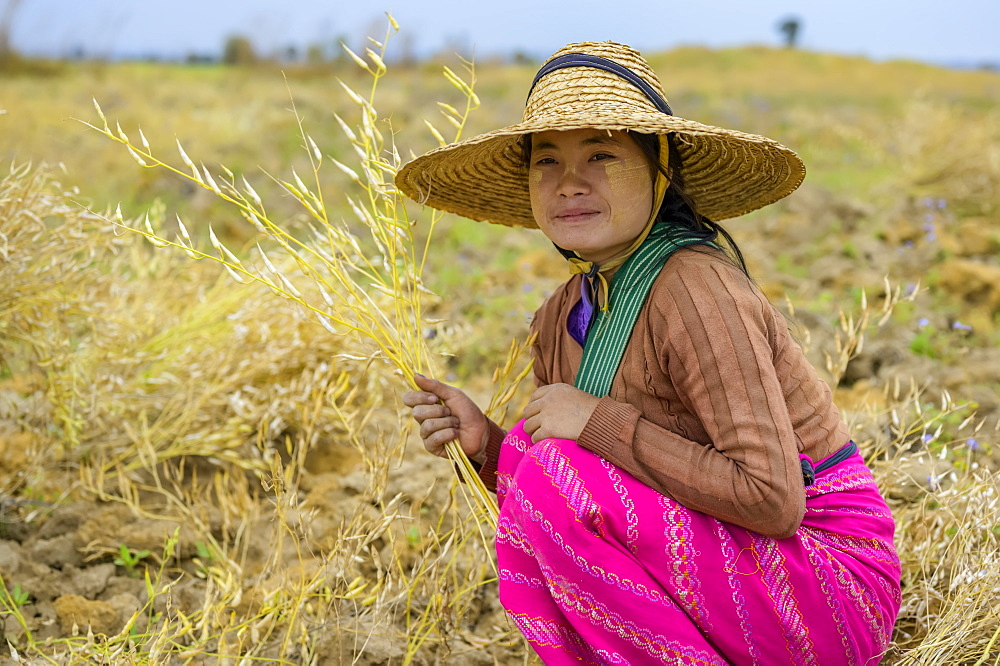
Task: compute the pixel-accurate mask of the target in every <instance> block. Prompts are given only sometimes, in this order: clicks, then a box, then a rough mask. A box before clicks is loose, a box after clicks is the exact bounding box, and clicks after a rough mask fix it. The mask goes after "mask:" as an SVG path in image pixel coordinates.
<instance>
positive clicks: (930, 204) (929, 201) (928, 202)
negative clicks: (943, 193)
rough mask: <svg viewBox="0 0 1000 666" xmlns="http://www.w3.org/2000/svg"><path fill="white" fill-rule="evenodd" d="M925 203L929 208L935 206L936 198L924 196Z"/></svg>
mask: <svg viewBox="0 0 1000 666" xmlns="http://www.w3.org/2000/svg"><path fill="white" fill-rule="evenodd" d="M924 205H925V206H927V207H928V208H933V207H934V199H931V198H930V197H924Z"/></svg>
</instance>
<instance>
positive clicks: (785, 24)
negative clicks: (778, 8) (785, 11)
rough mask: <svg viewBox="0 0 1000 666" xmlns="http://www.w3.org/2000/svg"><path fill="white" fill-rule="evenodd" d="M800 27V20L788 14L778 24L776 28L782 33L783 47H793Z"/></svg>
mask: <svg viewBox="0 0 1000 666" xmlns="http://www.w3.org/2000/svg"><path fill="white" fill-rule="evenodd" d="M801 29H802V22H801V21H800V20H799V19H798V18H797V17H795V16H789V17H788V18H786V19H784V20H782V21H781V23H779V24H778V30H779V31H780V32H781V33H782V34H783V35H784V40H785V48H788V49H794V48H795V46H796V44H797V43H798V38H799V31H800V30H801Z"/></svg>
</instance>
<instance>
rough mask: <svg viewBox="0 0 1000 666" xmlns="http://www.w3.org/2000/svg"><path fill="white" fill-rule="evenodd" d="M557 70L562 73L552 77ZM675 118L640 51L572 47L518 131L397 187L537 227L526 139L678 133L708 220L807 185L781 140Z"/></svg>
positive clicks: (466, 146) (450, 206)
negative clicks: (545, 134) (601, 132)
mask: <svg viewBox="0 0 1000 666" xmlns="http://www.w3.org/2000/svg"><path fill="white" fill-rule="evenodd" d="M569 54H584V56H583V57H582V58H578V59H579V60H580V61H582V62H583V64H582V66H576V65H574V64H573V63H574V58H577V56H575V55H569ZM594 56H597V58H594ZM608 61H610V63H609V62H608ZM591 62H593V63H596V66H595V65H593V64H591ZM550 65H558V66H559V67H560V68H556V69H552V70H551V71H548V72H547V73H545V72H546V71H547V67H549V66H550ZM621 66H624V67H625V68H627V70H623V69H622V68H621ZM609 70H612V71H609ZM629 70H630V71H629ZM626 77H628V78H626ZM628 79H631V82H630V80H628ZM642 87H646V92H644V91H643V90H642V89H641V88H642ZM657 95H658V96H659V98H660V99H656V96H657ZM669 114H670V109H669V106H667V104H666V96H665V95H664V94H663V88H662V86H661V85H660V82H659V80H658V79H657V78H656V74H655V73H654V72H653V70H652V69H650V67H649V65H648V64H647V63H646V61H645V60H644V59H643V58H642V56H641V55H639V53H638V52H637V51H635V50H634V49H632V48H631V47H628V46H625V45H624V44H616V43H614V42H597V43H593V42H580V43H575V44H569V45H567V46H565V47H564V48H562V49H560V50H559V51H557V52H556V53H555V54H554V55H553V56H552V57H551V58H550V59H549V60H548V61H546V65H543V67H542V70H540V77H539V78H537V79H536V83H535V85H534V87H533V89H532V90H531V93H530V95H529V97H528V102H527V106H526V107H525V110H524V117H523V119H522V121H521V122H520V123H518V124H516V125H511V126H509V127H504V128H502V129H498V130H494V131H492V132H487V133H486V134H481V135H479V136H476V137H473V138H471V139H466V140H464V141H460V142H457V143H453V144H450V145H447V146H443V147H441V148H437V149H435V150H432V151H430V152H428V153H425V154H424V155H421V156H420V157H418V158H416V159H414V160H413V161H411V162H409V163H408V164H406V165H405V166H403V168H402V169H400V170H399V173H398V174H397V175H396V184H397V185H398V186H399V188H400V189H401V190H402V191H403V193H404V194H406V195H407V196H408V197H410V198H412V199H414V200H415V201H418V202H420V203H422V204H426V205H428V206H431V207H433V208H437V209H440V210H445V211H448V212H451V213H456V214H458V215H461V216H463V217H467V218H470V219H473V220H480V221H488V222H493V223H496V224H504V225H508V226H515V227H529V228H536V227H537V225H536V224H535V218H534V216H533V215H532V213H531V203H530V201H529V199H528V171H527V168H526V166H525V164H524V160H523V152H522V148H521V139H522V137H523V136H524V135H525V134H530V133H533V132H542V131H546V130H573V129H587V128H593V129H607V130H632V131H635V132H643V133H647V134H666V133H673V134H674V135H675V139H676V144H677V147H678V150H679V153H680V156H681V168H680V170H681V172H682V175H683V181H684V189H685V191H686V192H687V194H688V195H689V196H690V197H691V199H692V200H693V201H694V203H695V206H696V207H697V209H698V212H699V213H700V214H702V215H704V216H705V217H707V218H709V219H711V220H723V219H726V218H730V217H736V216H739V215H743V214H745V213H749V212H750V211H752V210H756V209H758V208H761V207H762V206H766V205H767V204H770V203H773V202H775V201H777V200H778V199H781V198H782V197H784V196H786V195H788V194H789V193H791V192H792V191H793V190H794V189H795V188H796V187H798V186H799V184H800V183H801V182H802V180H803V178H804V177H805V165H803V164H802V161H801V160H800V159H799V157H798V155H796V154H795V153H794V152H792V151H791V150H790V149H788V148H786V147H784V146H782V145H781V144H779V143H777V142H776V141H773V140H771V139H768V138H766V137H763V136H757V135H754V134H745V133H743V132H738V131H735V130H729V129H722V128H719V127H712V126H711V125H703V124H701V123H698V122H694V121H692V120H685V119H684V118H678V117H677V116H673V115H669Z"/></svg>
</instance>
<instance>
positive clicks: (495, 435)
mask: <svg viewBox="0 0 1000 666" xmlns="http://www.w3.org/2000/svg"><path fill="white" fill-rule="evenodd" d="M489 427H490V434H489V439H488V440H487V442H486V450H485V451H484V453H485V455H486V460H485V461H483V464H482V465H481V466H480V467H479V478H480V479H482V480H483V483H484V484H485V485H486V488H487V489H488V490H490V491H492V492H496V490H497V463H498V462H499V461H500V445H501V444H502V443H503V439H504V437H506V436H507V432H506V431H505V430H504V429H503V428H501V427H500V426H498V425H497V424H496V423H494V422H493V421H490V426H489Z"/></svg>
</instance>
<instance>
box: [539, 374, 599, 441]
mask: <svg viewBox="0 0 1000 666" xmlns="http://www.w3.org/2000/svg"><path fill="white" fill-rule="evenodd" d="M600 400H601V399H600V398H597V397H594V396H592V395H590V394H589V393H587V392H586V391H581V390H580V389H578V388H576V387H575V386H570V385H569V384H549V385H547V386H543V387H541V388H539V389H537V390H535V392H534V393H532V394H531V402H529V403H528V406H527V407H525V408H524V418H525V421H524V431H525V432H527V433H528V434H529V435H531V441H532V442H538V441H540V440H543V439H547V438H549V437H556V438H559V439H573V440H576V439H579V437H580V433H581V432H583V427H584V426H585V425H587V421H589V420H590V415H591V414H593V413H594V410H595V409H597V403H598V402H600Z"/></svg>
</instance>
